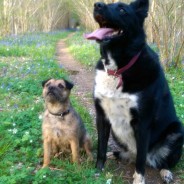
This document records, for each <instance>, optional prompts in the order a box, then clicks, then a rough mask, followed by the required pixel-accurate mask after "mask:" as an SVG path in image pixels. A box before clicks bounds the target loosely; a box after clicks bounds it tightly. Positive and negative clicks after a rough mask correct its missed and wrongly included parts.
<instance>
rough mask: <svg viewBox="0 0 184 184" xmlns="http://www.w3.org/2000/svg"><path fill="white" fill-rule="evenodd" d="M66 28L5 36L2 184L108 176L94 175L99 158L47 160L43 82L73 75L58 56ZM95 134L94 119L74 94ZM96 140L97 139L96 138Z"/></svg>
mask: <svg viewBox="0 0 184 184" xmlns="http://www.w3.org/2000/svg"><path fill="white" fill-rule="evenodd" d="M67 35H68V33H66V32H54V33H37V34H27V35H19V36H12V37H7V38H3V39H1V40H0V77H1V81H0V94H1V95H0V111H1V112H0V132H1V133H0V184H5V183H6V184H19V183H25V184H27V183H33V184H42V183H43V184H45V183H48V184H49V183H53V184H54V183H64V184H65V183H66V184H67V183H81V181H82V183H89V184H90V183H91V184H93V183H97V184H98V183H99V184H100V183H104V182H105V181H106V179H107V178H108V177H109V176H106V175H105V174H103V175H101V176H100V177H99V178H95V169H94V163H93V162H88V161H87V159H86V156H82V159H83V162H82V164H81V165H80V166H77V165H75V164H72V163H71V162H70V158H71V155H68V156H67V157H64V156H63V158H62V159H58V158H55V159H53V160H52V163H51V167H53V168H57V169H58V170H57V169H53V170H50V169H48V168H45V169H40V167H41V166H42V163H43V148H42V138H41V123H42V112H43V111H44V107H43V99H42V86H41V82H42V81H43V80H45V79H48V78H57V79H58V78H66V79H67V78H68V76H67V74H66V72H65V70H64V69H62V68H61V67H60V66H59V64H58V62H57V61H56V60H55V52H56V42H57V41H58V40H59V39H62V38H65V37H66V36H67ZM71 101H72V104H73V106H74V107H75V108H76V110H77V111H78V112H79V113H80V114H81V116H82V119H83V121H84V122H85V123H86V127H87V129H88V131H89V132H90V134H91V136H92V137H93V140H96V136H95V133H94V131H95V129H94V125H93V124H92V119H91V117H90V115H89V113H88V112H87V110H86V109H85V107H82V106H81V105H80V103H79V102H78V99H77V98H76V97H74V96H73V95H72V97H71ZM94 142H95V141H94Z"/></svg>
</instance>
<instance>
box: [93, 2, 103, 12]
mask: <svg viewBox="0 0 184 184" xmlns="http://www.w3.org/2000/svg"><path fill="white" fill-rule="evenodd" d="M104 6H105V3H103V2H97V3H95V4H94V8H95V10H101V9H102V8H103V7H104Z"/></svg>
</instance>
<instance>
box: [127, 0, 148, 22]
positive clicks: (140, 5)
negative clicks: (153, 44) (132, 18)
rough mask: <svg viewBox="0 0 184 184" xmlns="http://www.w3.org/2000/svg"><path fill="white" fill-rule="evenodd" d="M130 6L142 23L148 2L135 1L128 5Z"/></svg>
mask: <svg viewBox="0 0 184 184" xmlns="http://www.w3.org/2000/svg"><path fill="white" fill-rule="evenodd" d="M130 6H132V7H133V9H134V10H135V11H136V14H137V15H138V16H139V17H140V18H142V21H144V19H145V18H146V17H147V16H148V10H149V0H136V1H134V2H132V3H130Z"/></svg>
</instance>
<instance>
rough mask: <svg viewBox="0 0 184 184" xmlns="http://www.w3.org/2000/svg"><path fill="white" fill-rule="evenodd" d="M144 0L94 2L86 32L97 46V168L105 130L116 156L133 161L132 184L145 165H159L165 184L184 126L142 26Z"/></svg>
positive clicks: (103, 155) (103, 151) (102, 158)
mask: <svg viewBox="0 0 184 184" xmlns="http://www.w3.org/2000/svg"><path fill="white" fill-rule="evenodd" d="M148 8H149V0H136V1H134V2H132V3H130V4H124V3H121V2H118V3H112V4H105V3H102V2H101V3H95V5H94V18H95V20H96V21H97V22H98V23H99V25H100V29H98V30H96V31H94V32H93V33H90V34H88V35H86V38H87V39H93V40H97V41H98V42H99V44H100V53H101V59H100V60H99V62H98V64H97V66H96V77H95V88H94V99H95V108H96V115H97V130H98V151H97V163H96V167H97V168H98V169H100V170H102V169H103V168H104V164H105V161H106V151H107V142H108V138H109V133H110V130H111V131H112V135H113V136H114V139H115V140H116V141H117V143H118V144H119V145H120V147H122V153H121V156H122V157H125V158H126V159H127V158H129V159H130V160H134V161H135V173H134V176H133V178H134V180H133V183H134V184H144V183H145V179H144V173H145V165H146V164H147V165H149V166H151V167H154V168H158V169H160V174H161V177H162V178H163V180H164V181H165V182H167V183H169V182H170V181H171V180H172V179H173V176H172V173H171V172H170V171H169V169H170V168H171V167H173V166H175V165H176V163H177V162H178V161H179V159H180V157H181V154H182V145H183V140H184V135H183V128H182V124H181V122H180V121H179V120H178V118H177V116H176V112H175V108H174V105H173V100H172V96H171V93H170V90H169V87H168V83H167V81H166V79H165V76H164V73H163V70H162V67H161V65H160V63H159V58H158V56H157V54H156V53H155V52H154V51H153V50H152V49H151V48H150V47H149V46H148V45H147V44H146V40H145V32H144V29H143V25H144V20H145V18H146V17H147V14H148Z"/></svg>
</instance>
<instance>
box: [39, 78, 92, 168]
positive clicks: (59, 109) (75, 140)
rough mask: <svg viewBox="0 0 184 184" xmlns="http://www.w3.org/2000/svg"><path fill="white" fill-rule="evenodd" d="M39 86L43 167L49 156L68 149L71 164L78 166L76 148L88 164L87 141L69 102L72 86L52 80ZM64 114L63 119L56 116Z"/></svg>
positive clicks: (78, 117)
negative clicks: (41, 87) (42, 108)
mask: <svg viewBox="0 0 184 184" xmlns="http://www.w3.org/2000/svg"><path fill="white" fill-rule="evenodd" d="M42 85H43V97H44V100H45V108H46V110H45V112H44V119H43V123H42V134H43V147H44V161H43V167H46V166H48V165H49V163H50V159H51V156H53V155H55V154H57V153H58V152H59V151H66V150H68V148H71V151H72V161H73V162H76V163H79V149H80V148H84V149H85V151H86V153H87V155H88V156H89V158H90V159H91V160H92V158H93V157H92V153H91V146H92V145H91V140H90V138H89V135H88V134H87V132H86V129H85V127H84V124H83V123H82V121H81V118H80V116H79V115H78V114H77V113H76V112H75V110H74V109H73V107H72V106H71V103H70V100H69V95H70V90H71V89H72V87H73V85H72V84H71V83H69V82H68V81H66V80H55V79H50V80H47V81H44V82H43V83H42ZM67 110H69V113H67V114H65V115H64V116H63V117H61V116H59V115H56V114H58V113H63V112H67ZM53 114H54V115H53Z"/></svg>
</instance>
